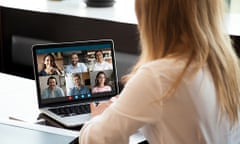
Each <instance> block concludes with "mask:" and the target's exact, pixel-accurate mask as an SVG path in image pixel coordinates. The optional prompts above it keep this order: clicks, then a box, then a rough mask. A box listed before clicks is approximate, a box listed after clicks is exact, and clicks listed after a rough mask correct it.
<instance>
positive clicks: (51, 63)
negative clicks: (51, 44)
mask: <svg viewBox="0 0 240 144" xmlns="http://www.w3.org/2000/svg"><path fill="white" fill-rule="evenodd" d="M38 74H39V75H40V76H47V75H61V74H62V72H61V70H60V68H59V67H58V66H57V64H56V63H55V58H54V56H53V55H52V54H51V53H49V54H47V55H45V56H44V57H43V67H42V70H41V71H40V72H39V73H38Z"/></svg>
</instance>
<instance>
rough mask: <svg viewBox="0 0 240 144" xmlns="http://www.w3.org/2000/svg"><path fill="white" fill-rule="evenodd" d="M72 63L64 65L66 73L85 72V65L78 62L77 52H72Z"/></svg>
mask: <svg viewBox="0 0 240 144" xmlns="http://www.w3.org/2000/svg"><path fill="white" fill-rule="evenodd" d="M71 59H72V63H71V64H70V65H68V66H67V67H66V73H82V72H87V66H86V65H85V64H84V63H81V62H79V58H78V54H77V53H72V55H71Z"/></svg>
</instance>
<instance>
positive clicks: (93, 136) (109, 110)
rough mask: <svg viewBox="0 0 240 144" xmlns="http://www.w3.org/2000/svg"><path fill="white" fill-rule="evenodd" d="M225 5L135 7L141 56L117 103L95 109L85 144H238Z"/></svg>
mask: <svg viewBox="0 0 240 144" xmlns="http://www.w3.org/2000/svg"><path fill="white" fill-rule="evenodd" d="M224 2H225V1H224V0H135V11H136V16H137V21H138V30H139V36H140V37H139V38H140V44H141V55H140V57H139V59H138V62H137V64H136V65H135V66H134V68H133V69H132V71H131V73H130V74H128V75H127V76H125V77H124V78H123V79H122V80H124V82H126V83H125V85H124V88H123V90H122V91H121V93H120V94H119V98H118V99H115V100H114V102H111V101H107V102H102V103H99V104H98V105H96V104H95V103H92V104H91V112H92V119H91V120H90V121H88V122H87V123H85V124H84V126H83V127H82V128H81V130H80V136H79V143H80V144H94V143H103V144H113V143H114V144H127V143H129V137H130V136H131V135H132V134H133V133H135V132H136V131H137V130H140V131H141V132H142V133H143V135H144V136H145V138H146V139H147V141H148V142H149V143H150V144H239V143H240V67H239V60H238V57H237V54H236V53H235V51H234V49H233V46H232V43H231V39H230V36H229V35H228V34H227V33H226V32H227V31H226V29H225V26H226V25H225V24H226V23H225V20H226V19H224V16H225V15H226V14H225V10H224Z"/></svg>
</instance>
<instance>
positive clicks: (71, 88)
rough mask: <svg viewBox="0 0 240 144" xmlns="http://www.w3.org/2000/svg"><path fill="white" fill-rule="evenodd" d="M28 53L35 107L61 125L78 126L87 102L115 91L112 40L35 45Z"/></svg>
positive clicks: (86, 113)
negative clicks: (34, 83)
mask: <svg viewBox="0 0 240 144" xmlns="http://www.w3.org/2000/svg"><path fill="white" fill-rule="evenodd" d="M32 55H33V62H34V73H35V80H36V87H37V96H38V107H39V110H40V111H41V112H42V113H43V114H45V115H47V116H49V117H50V118H52V119H54V120H56V121H57V122H59V123H61V124H62V125H64V126H65V127H76V126H80V125H82V124H83V123H85V122H86V121H88V120H89V119H90V118H91V115H90V105H89V103H91V102H99V101H104V100H108V99H110V98H111V97H113V96H116V95H117V94H118V92H119V90H118V79H117V78H118V77H117V69H116V63H115V53H114V43H113V40H110V39H102V40H90V41H76V42H63V43H47V44H37V45H33V47H32ZM101 60H102V61H103V63H101V62H100V61H101Z"/></svg>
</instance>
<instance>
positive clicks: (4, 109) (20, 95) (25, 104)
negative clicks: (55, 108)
mask: <svg viewBox="0 0 240 144" xmlns="http://www.w3.org/2000/svg"><path fill="white" fill-rule="evenodd" d="M35 85H36V84H35V81H34V80H30V79H26V78H21V77H17V76H13V75H8V74H4V73H0V124H1V123H4V124H9V125H13V126H14V125H16V126H18V127H19V126H20V127H24V128H28V129H32V130H37V131H44V132H50V133H54V134H59V135H64V136H78V134H79V132H76V131H72V132H70V131H69V130H63V129H60V128H52V127H48V126H41V125H37V124H34V123H35V122H36V120H37V117H38V115H39V113H40V111H39V110H38V104H37V93H36V86H35ZM9 117H14V118H17V119H20V120H23V121H25V122H26V123H22V122H18V121H9ZM69 132H70V133H69ZM67 133H68V134H67ZM3 136H4V135H3ZM4 138H5V137H4ZM0 139H1V138H0ZM129 140H130V141H129V144H136V143H138V142H141V141H142V140H144V137H142V135H141V134H139V133H136V134H134V135H132V136H131V137H130V139H129Z"/></svg>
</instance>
